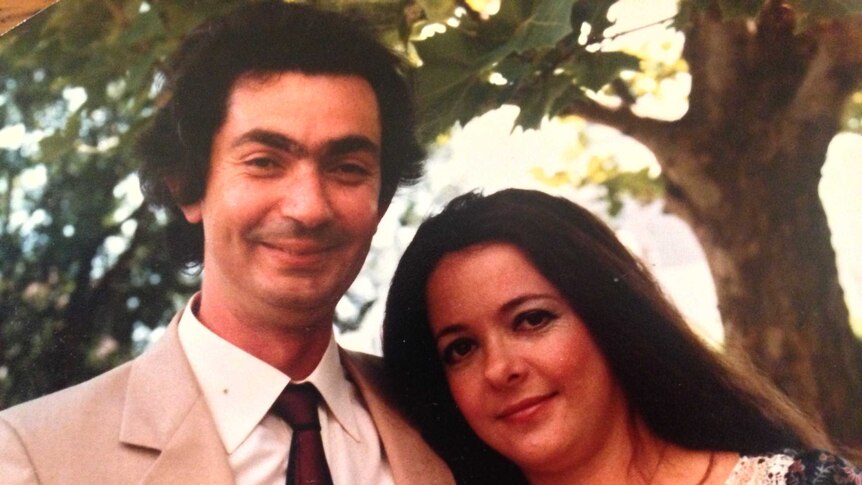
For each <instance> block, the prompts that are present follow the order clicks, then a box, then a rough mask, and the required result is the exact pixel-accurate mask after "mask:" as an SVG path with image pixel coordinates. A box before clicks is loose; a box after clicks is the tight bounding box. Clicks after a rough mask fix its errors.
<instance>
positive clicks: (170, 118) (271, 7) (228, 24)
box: [137, 0, 425, 265]
mask: <svg viewBox="0 0 862 485" xmlns="http://www.w3.org/2000/svg"><path fill="white" fill-rule="evenodd" d="M281 72H299V73H303V74H311V75H352V76H359V77H361V78H363V79H365V80H366V81H368V83H369V84H370V85H371V87H372V88H373V90H374V93H375V95H376V98H377V106H378V109H379V112H380V113H379V114H380V120H381V131H382V140H381V145H382V146H381V189H380V201H379V202H380V204H381V205H380V206H381V208H385V207H386V206H387V205H388V204H389V202H390V201H391V199H392V197H393V196H394V194H395V191H396V190H397V188H398V187H399V185H402V184H409V183H412V182H415V181H416V180H417V179H418V178H419V177H420V176H421V173H422V161H423V159H424V155H425V153H424V151H423V149H422V147H421V146H420V145H419V144H418V142H417V141H416V137H415V125H416V122H415V115H414V111H415V110H414V102H413V97H412V89H411V86H410V85H409V84H408V81H407V78H406V75H407V66H406V65H405V63H404V62H403V60H402V59H401V58H400V57H399V56H397V55H396V54H394V53H393V52H391V51H390V50H389V49H387V48H386V47H384V46H383V45H382V44H381V43H380V42H379V41H378V40H377V39H376V37H375V35H374V34H373V33H372V29H371V27H370V25H369V24H368V23H367V22H364V21H363V20H361V19H360V18H358V17H357V16H355V15H352V16H347V15H343V14H339V13H335V12H330V11H324V10H318V9H316V8H313V7H310V6H308V5H303V4H296V3H284V2H282V1H278V0H272V1H262V2H256V3H251V4H243V5H242V6H241V7H240V8H238V9H237V10H235V11H233V12H230V13H228V14H226V15H223V16H220V17H216V18H212V19H209V20H206V21H204V22H203V23H202V24H201V25H199V26H198V27H197V28H195V29H194V30H193V31H192V32H190V33H189V34H188V36H187V37H186V38H185V39H184V40H183V42H182V44H181V45H180V46H179V48H178V49H177V50H176V52H175V53H174V54H173V56H172V57H171V58H170V59H169V61H168V63H167V68H166V71H165V73H164V74H165V76H166V83H165V89H166V90H167V93H168V94H169V96H170V99H169V101H168V102H167V103H166V104H165V105H164V106H162V107H161V108H160V109H159V111H158V112H157V113H156V115H155V119H154V120H153V122H152V124H151V125H150V126H149V127H148V129H147V130H146V131H145V132H144V133H143V135H142V137H141V138H140V140H139V143H138V146H137V148H138V153H139V155H140V156H141V158H142V165H141V168H140V180H141V187H142V190H143V192H144V194H145V196H146V197H147V200H148V201H149V202H150V203H151V204H152V205H154V206H156V207H166V208H168V209H170V210H171V212H172V213H173V216H174V217H173V219H174V220H173V221H172V222H171V223H170V225H169V228H168V237H169V243H168V244H169V249H170V251H171V253H172V256H173V257H174V259H176V260H178V261H179V262H181V263H184V264H186V265H194V264H197V263H200V262H201V260H202V258H203V229H202V227H201V225H200V224H194V225H193V224H188V223H187V222H186V221H185V219H184V218H183V216H182V213H181V211H180V209H179V206H181V205H185V204H191V203H194V202H197V201H199V200H200V199H201V198H202V197H203V196H204V192H205V190H206V181H207V175H208V173H209V162H210V151H211V146H212V140H213V138H214V136H215V134H216V132H217V131H218V130H219V128H220V127H221V126H222V124H223V122H224V119H225V116H226V112H227V102H228V99H229V97H230V94H231V91H232V89H233V87H234V86H235V84H236V82H237V80H239V79H240V78H247V77H261V78H263V79H265V78H266V76H270V75H273V74H277V73H281ZM168 181H170V184H171V185H170V186H169V184H168Z"/></svg>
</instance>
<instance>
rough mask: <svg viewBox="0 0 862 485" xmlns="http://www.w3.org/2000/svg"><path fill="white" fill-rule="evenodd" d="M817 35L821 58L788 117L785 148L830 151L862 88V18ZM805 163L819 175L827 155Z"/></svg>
mask: <svg viewBox="0 0 862 485" xmlns="http://www.w3.org/2000/svg"><path fill="white" fill-rule="evenodd" d="M816 35H817V48H816V49H817V50H816V53H815V54H814V56H813V57H812V59H811V61H810V62H809V63H808V69H807V71H806V73H805V76H804V78H803V79H802V82H801V83H800V85H799V88H798V90H797V91H796V95H795V96H794V98H793V99H792V101H791V102H790V103H789V105H788V107H787V112H786V116H784V117H783V123H782V125H783V126H782V127H781V133H782V140H781V142H782V144H783V145H784V146H796V147H798V148H799V149H806V147H818V146H822V147H826V146H828V144H829V142H830V141H831V139H832V137H833V136H834V135H835V133H837V132H838V131H839V130H840V127H841V120H842V118H843V114H844V110H845V108H846V106H847V102H848V100H849V98H850V96H852V94H853V93H854V92H855V91H856V90H858V89H859V88H860V87H862V15H854V16H851V17H844V18H842V19H841V20H834V21H830V22H828V23H824V24H823V25H821V26H819V27H818V29H817V31H816ZM800 140H805V143H800ZM806 158H807V160H808V161H809V162H810V166H809V167H808V169H809V170H816V171H818V172H819V170H820V168H821V167H822V166H823V163H824V162H825V153H812V154H811V155H810V156H808V157H806Z"/></svg>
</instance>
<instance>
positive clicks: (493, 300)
mask: <svg viewBox="0 0 862 485" xmlns="http://www.w3.org/2000/svg"><path fill="white" fill-rule="evenodd" d="M582 283H583V284H584V285H589V284H590V282H589V281H584V282H582ZM427 299H428V317H429V321H430V324H431V330H432V332H433V334H434V337H435V339H436V343H437V349H438V352H439V355H440V358H441V360H442V361H443V364H444V367H445V369H446V377H447V379H448V382H449V387H450V388H451V390H452V395H453V397H454V399H455V402H456V403H457V404H458V407H459V408H460V410H461V412H462V413H463V414H464V417H465V418H466V419H467V421H468V422H469V423H470V426H471V427H472V428H473V430H474V431H475V432H476V434H477V435H478V436H479V437H480V438H481V439H482V440H484V441H485V442H486V443H488V444H489V445H490V446H491V447H493V448H494V449H496V450H497V451H498V452H500V453H501V454H502V455H504V456H506V457H507V458H509V459H510V460H512V461H513V462H515V463H516V464H517V465H518V466H519V467H520V468H521V469H522V470H523V471H524V472H525V473H526V474H527V476H528V477H530V476H531V475H532V474H544V473H556V472H559V471H563V470H564V469H565V468H566V467H568V466H572V465H575V464H576V463H577V462H579V461H583V460H588V459H589V457H590V456H591V455H592V454H594V453H599V452H600V450H601V449H602V448H603V445H604V444H605V442H606V440H607V439H608V436H610V435H612V434H614V433H615V430H617V431H618V430H619V429H621V428H620V427H619V426H617V425H622V421H624V420H625V419H626V418H625V414H626V406H625V402H624V399H623V397H622V392H621V390H620V389H619V387H618V386H617V385H616V383H615V381H614V379H613V377H612V375H611V372H610V369H609V368H608V366H607V364H606V362H605V359H604V357H603V356H602V354H601V353H600V351H599V349H598V348H597V347H596V345H595V344H594V343H593V340H592V338H591V337H590V334H589V332H588V330H587V328H586V326H585V325H584V323H583V322H582V321H581V320H580V318H579V317H578V316H577V315H576V314H575V313H574V311H573V310H572V309H571V308H570V307H569V305H568V303H567V302H566V300H565V299H564V298H563V297H562V295H561V294H560V293H559V292H558V291H557V289H556V288H555V287H554V286H553V285H552V284H551V283H550V282H548V280H546V279H545V278H544V276H542V274H541V273H539V271H538V270H536V268H535V267H534V266H533V265H532V263H531V262H530V261H529V260H528V259H527V258H526V256H525V255H524V254H523V253H522V252H521V250H520V249H518V248H517V247H516V246H514V245H511V244H503V243H488V244H481V245H476V246H471V247H468V248H466V249H463V250H461V251H458V252H455V253H451V254H448V255H446V256H444V257H443V258H442V259H441V261H440V263H439V265H438V266H437V268H436V269H435V270H434V272H433V273H432V274H431V277H430V279H429V281H428V286H427ZM623 426H624V425H623Z"/></svg>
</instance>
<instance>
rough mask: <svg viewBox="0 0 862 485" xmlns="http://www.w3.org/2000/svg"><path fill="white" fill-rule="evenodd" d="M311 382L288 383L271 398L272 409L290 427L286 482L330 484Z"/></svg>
mask: <svg viewBox="0 0 862 485" xmlns="http://www.w3.org/2000/svg"><path fill="white" fill-rule="evenodd" d="M319 400H320V394H319V393H318V392H317V389H315V388H314V385H312V384H309V383H305V384H288V386H287V387H286V388H285V389H284V391H282V392H281V395H280V396H278V399H277V400H276V401H275V406H274V407H275V410H276V412H277V413H278V414H279V415H280V416H281V417H282V418H284V420H285V421H287V423H288V424H289V425H290V427H291V428H293V438H291V440H290V457H289V458H288V461H287V482H286V485H332V476H331V475H330V474H329V466H328V465H327V464H326V455H325V454H324V453H323V441H322V440H321V439H320V421H319V420H318V419H317V403H318V401H319Z"/></svg>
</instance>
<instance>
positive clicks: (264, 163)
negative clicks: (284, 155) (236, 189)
mask: <svg viewBox="0 0 862 485" xmlns="http://www.w3.org/2000/svg"><path fill="white" fill-rule="evenodd" d="M245 163H246V164H247V165H249V166H251V167H253V168H272V167H274V166H275V160H273V159H272V158H269V157H256V158H252V159H250V160H248V161H247V162H245Z"/></svg>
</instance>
